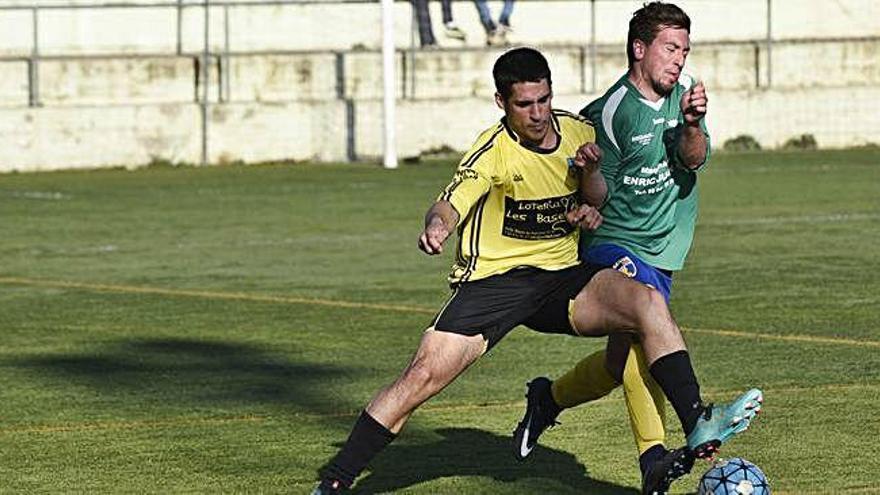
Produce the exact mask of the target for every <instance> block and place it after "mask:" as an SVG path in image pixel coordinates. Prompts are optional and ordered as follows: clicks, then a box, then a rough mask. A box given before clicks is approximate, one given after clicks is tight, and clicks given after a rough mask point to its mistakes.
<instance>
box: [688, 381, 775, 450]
mask: <svg viewBox="0 0 880 495" xmlns="http://www.w3.org/2000/svg"><path fill="white" fill-rule="evenodd" d="M763 404H764V394H763V392H761V391H760V390H758V389H756V388H753V389H751V390H749V391H748V392H746V393H744V394H742V395H741V396H740V397H739V398H738V399H736V400H735V401H733V402H731V403H730V404H727V405H720V406H716V405H713V404H709V405H708V406H704V407H703V412H702V413H700V417H699V419H697V425H696V426H695V427H694V431H692V432H691V433H690V435H688V436H687V445H688V448H690V449H691V450H692V451H693V453H694V456H696V457H698V458H700V459H705V458H711V457H713V456H714V455H715V453H716V452H718V448H719V447H721V444H723V443H724V442H726V441H728V440H730V437H732V436H734V435H736V434H737V433H742V432H743V431H745V430H746V428H748V427H749V424H750V423H751V422H752V419H753V418H754V417H755V415H756V414H758V413H759V412H760V411H761V407H762V406H763Z"/></svg>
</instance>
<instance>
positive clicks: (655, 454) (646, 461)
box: [639, 444, 666, 478]
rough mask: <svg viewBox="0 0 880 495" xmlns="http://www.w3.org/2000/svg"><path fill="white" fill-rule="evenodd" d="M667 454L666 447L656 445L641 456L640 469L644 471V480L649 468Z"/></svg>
mask: <svg viewBox="0 0 880 495" xmlns="http://www.w3.org/2000/svg"><path fill="white" fill-rule="evenodd" d="M665 454H666V447H664V446H663V445H660V444H657V445H654V446H652V447H651V448H649V449H648V450H646V451H644V452H642V454H641V455H640V456H639V467H640V468H641V469H642V478H644V477H645V475H646V474H647V473H648V468H650V467H651V464H654V462H656V461H658V460H660V458H661V457H663V456H664V455H665Z"/></svg>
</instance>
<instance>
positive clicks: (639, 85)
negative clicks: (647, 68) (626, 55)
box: [627, 65, 666, 102]
mask: <svg viewBox="0 0 880 495" xmlns="http://www.w3.org/2000/svg"><path fill="white" fill-rule="evenodd" d="M627 78H628V79H629V82H630V83H632V85H633V86H635V87H636V89H638V90H639V93H641V94H642V98H644V99H646V100H648V101H653V102H656V101H659V100H660V99H661V98H663V97H664V96H666V95H662V94H660V93H658V92H657V91H656V90H655V89H654V85H653V84H651V79H650V78H649V77H648V74H646V73H645V72H643V71H642V70H641V67H639V66H638V65H633V66H632V67H630V68H629V73H628V74H627Z"/></svg>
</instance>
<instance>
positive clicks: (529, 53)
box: [492, 47, 552, 101]
mask: <svg viewBox="0 0 880 495" xmlns="http://www.w3.org/2000/svg"><path fill="white" fill-rule="evenodd" d="M492 77H494V78H495V90H496V91H498V94H500V95H501V98H502V99H504V101H507V99H508V98H510V95H511V93H512V92H513V89H512V88H513V85H514V84H516V83H521V82H541V79H546V80H547V85H549V86H551V87H552V82H551V81H550V65H548V64H547V59H546V58H544V55H541V52H539V51H538V50H535V49H534V48H526V47H521V48H514V49H512V50H508V51H506V52H504V53H503V54H502V55H501V56H500V57H498V60H496V61H495V67H493V68H492Z"/></svg>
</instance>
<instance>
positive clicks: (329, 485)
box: [311, 480, 346, 495]
mask: <svg viewBox="0 0 880 495" xmlns="http://www.w3.org/2000/svg"><path fill="white" fill-rule="evenodd" d="M345 492H346V488H345V486H344V485H343V484H342V482H341V481H337V480H332V481H331V480H321V483H319V484H318V486H316V487H315V489H314V490H312V493H311V495H341V494H343V493H345Z"/></svg>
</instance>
